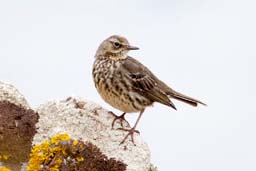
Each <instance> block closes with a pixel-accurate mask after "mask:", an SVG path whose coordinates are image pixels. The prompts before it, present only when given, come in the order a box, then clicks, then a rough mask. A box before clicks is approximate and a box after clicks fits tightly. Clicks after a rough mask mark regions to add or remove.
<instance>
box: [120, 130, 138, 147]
mask: <svg viewBox="0 0 256 171" xmlns="http://www.w3.org/2000/svg"><path fill="white" fill-rule="evenodd" d="M118 130H122V131H128V134H127V135H126V136H125V137H124V139H123V141H122V142H121V143H120V144H123V143H124V142H125V141H126V139H127V138H128V137H129V135H130V136H131V140H132V143H133V144H134V145H135V146H136V144H135V143H134V138H133V134H134V132H136V133H138V134H140V132H139V131H138V130H135V128H132V129H124V128H118Z"/></svg>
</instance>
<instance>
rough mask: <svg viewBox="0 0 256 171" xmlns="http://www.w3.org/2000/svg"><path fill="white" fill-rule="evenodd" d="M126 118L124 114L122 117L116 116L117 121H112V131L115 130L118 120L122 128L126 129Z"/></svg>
mask: <svg viewBox="0 0 256 171" xmlns="http://www.w3.org/2000/svg"><path fill="white" fill-rule="evenodd" d="M124 116H125V113H123V114H122V115H120V116H116V115H115V119H114V120H113V121H112V129H113V128H114V125H115V122H116V121H117V120H120V124H121V126H122V127H124V124H123V122H124V121H125V122H127V121H126V120H125V117H124Z"/></svg>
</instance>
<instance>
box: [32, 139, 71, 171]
mask: <svg viewBox="0 0 256 171" xmlns="http://www.w3.org/2000/svg"><path fill="white" fill-rule="evenodd" d="M68 140H70V136H69V135H68V134H59V135H56V136H54V137H52V138H51V139H50V140H49V141H45V142H43V143H42V144H40V145H37V146H34V147H33V149H32V152H31V154H30V160H29V165H28V167H27V171H40V169H41V165H42V164H44V163H51V168H50V171H58V170H59V166H60V165H61V163H62V160H61V159H60V158H57V159H56V160H54V162H53V163H52V161H53V158H54V157H55V156H56V155H57V154H58V155H60V156H66V155H67V152H66V148H65V147H64V146H60V145H59V143H60V142H63V141H68Z"/></svg>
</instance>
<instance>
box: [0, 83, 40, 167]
mask: <svg viewBox="0 0 256 171" xmlns="http://www.w3.org/2000/svg"><path fill="white" fill-rule="evenodd" d="M37 121H38V114H37V113H36V112H34V111H33V110H32V109H29V105H28V103H27V101H26V100H25V98H24V97H23V95H21V94H20V93H19V92H18V90H17V89H16V88H14V87H13V86H12V85H9V84H4V83H2V82H0V162H1V163H2V164H3V165H4V166H6V167H8V168H11V169H12V170H13V171H20V170H21V166H22V163H24V162H27V161H28V159H29V153H30V150H31V147H32V140H33V136H34V134H35V133H36V127H35V124H36V122H37ZM1 163H0V167H1V165H2V164H1Z"/></svg>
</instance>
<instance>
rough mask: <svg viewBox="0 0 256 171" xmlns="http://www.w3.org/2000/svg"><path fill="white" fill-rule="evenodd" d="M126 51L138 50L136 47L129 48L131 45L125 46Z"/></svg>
mask: <svg viewBox="0 0 256 171" xmlns="http://www.w3.org/2000/svg"><path fill="white" fill-rule="evenodd" d="M126 49H127V50H139V48H138V47H136V46H131V45H127V46H126Z"/></svg>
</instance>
